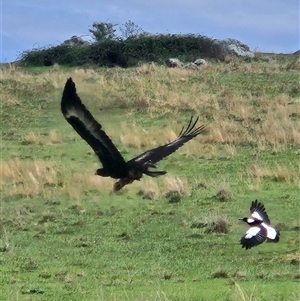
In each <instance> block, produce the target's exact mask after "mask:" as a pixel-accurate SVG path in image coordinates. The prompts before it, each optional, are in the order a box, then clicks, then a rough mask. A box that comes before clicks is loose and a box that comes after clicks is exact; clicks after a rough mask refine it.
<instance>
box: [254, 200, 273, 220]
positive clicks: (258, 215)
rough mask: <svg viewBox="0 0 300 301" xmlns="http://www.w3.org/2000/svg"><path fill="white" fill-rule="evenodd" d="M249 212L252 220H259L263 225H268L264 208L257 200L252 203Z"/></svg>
mask: <svg viewBox="0 0 300 301" xmlns="http://www.w3.org/2000/svg"><path fill="white" fill-rule="evenodd" d="M250 212H251V215H252V217H253V218H255V219H260V220H262V221H263V222H264V223H266V224H268V225H270V219H269V217H268V214H267V212H266V208H265V206H264V205H263V204H262V203H260V202H258V201H257V200H255V201H252V204H251V207H250Z"/></svg>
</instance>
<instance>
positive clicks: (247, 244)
mask: <svg viewBox="0 0 300 301" xmlns="http://www.w3.org/2000/svg"><path fill="white" fill-rule="evenodd" d="M266 235H267V230H266V229H265V228H263V227H251V228H250V229H249V230H248V231H247V232H246V234H245V235H244V236H243V237H242V238H241V240H240V244H241V245H242V248H245V249H246V250H247V249H251V248H253V247H256V246H258V245H260V244H262V243H263V242H264V241H265V240H266V239H267V237H266Z"/></svg>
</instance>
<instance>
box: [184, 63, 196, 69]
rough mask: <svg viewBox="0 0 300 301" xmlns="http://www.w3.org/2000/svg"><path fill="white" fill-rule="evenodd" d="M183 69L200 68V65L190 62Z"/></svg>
mask: <svg viewBox="0 0 300 301" xmlns="http://www.w3.org/2000/svg"><path fill="white" fill-rule="evenodd" d="M183 69H189V70H198V66H197V65H196V64H195V63H188V64H187V65H185V66H184V67H183Z"/></svg>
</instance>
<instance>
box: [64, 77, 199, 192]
mask: <svg viewBox="0 0 300 301" xmlns="http://www.w3.org/2000/svg"><path fill="white" fill-rule="evenodd" d="M61 111H62V114H63V115H64V117H65V119H66V120H67V122H68V123H69V124H70V125H71V126H72V127H73V129H74V130H75V131H76V132H77V133H78V134H79V135H80V137H81V138H82V139H83V140H85V141H86V142H87V143H88V144H89V145H90V147H91V148H92V149H93V150H94V152H95V153H96V155H97V156H98V158H99V160H100V161H101V163H102V168H99V169H97V170H96V172H95V175H98V176H102V177H111V178H113V179H118V181H117V182H116V183H115V184H114V186H113V190H114V191H119V190H120V189H122V188H123V187H124V186H125V185H127V184H130V183H132V182H133V181H134V180H140V179H141V178H142V176H143V174H145V175H148V176H150V177H158V176H161V175H164V174H166V171H157V170H153V168H156V165H155V164H156V163H157V162H158V161H160V160H162V159H163V158H165V157H167V156H169V155H170V154H172V153H173V152H175V151H176V150H177V149H178V148H179V147H181V146H183V145H184V144H185V143H186V142H188V141H189V140H191V139H193V138H194V137H196V136H197V135H199V134H200V133H201V132H202V131H203V129H204V128H205V126H204V125H201V126H199V127H196V124H197V122H198V119H199V117H198V118H196V120H195V121H193V117H191V119H190V121H189V123H188V125H187V127H186V128H185V127H183V128H182V130H181V132H180V134H179V135H178V138H177V139H176V140H174V141H173V142H170V143H167V144H165V145H162V146H159V147H156V148H154V149H151V150H148V151H146V152H144V153H142V154H141V155H139V156H137V157H135V158H133V159H131V160H129V161H127V162H126V161H125V159H124V158H123V156H122V155H121V154H120V152H119V151H118V149H117V148H116V146H115V145H114V144H113V142H112V141H111V139H110V138H109V137H108V136H107V134H106V133H105V131H104V130H103V128H102V126H101V124H100V123H98V122H97V121H96V120H95V119H94V117H93V116H92V114H91V113H90V112H89V110H88V109H87V108H86V107H85V105H84V104H83V103H82V101H81V99H80V98H79V96H78V95H77V92H76V86H75V83H74V82H73V80H72V78H68V80H67V82H66V84H65V87H64V91H63V95H62V99H61ZM151 168H152V170H151Z"/></svg>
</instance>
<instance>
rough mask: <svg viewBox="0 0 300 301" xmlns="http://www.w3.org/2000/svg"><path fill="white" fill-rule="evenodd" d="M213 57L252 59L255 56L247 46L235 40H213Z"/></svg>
mask: <svg viewBox="0 0 300 301" xmlns="http://www.w3.org/2000/svg"><path fill="white" fill-rule="evenodd" d="M212 48H213V56H214V57H216V58H218V59H224V58H225V57H226V56H232V55H235V56H243V57H249V58H254V57H255V54H254V52H253V51H250V48H249V46H247V45H246V44H243V43H242V42H240V41H238V40H235V39H224V40H214V43H213V46H212Z"/></svg>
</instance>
